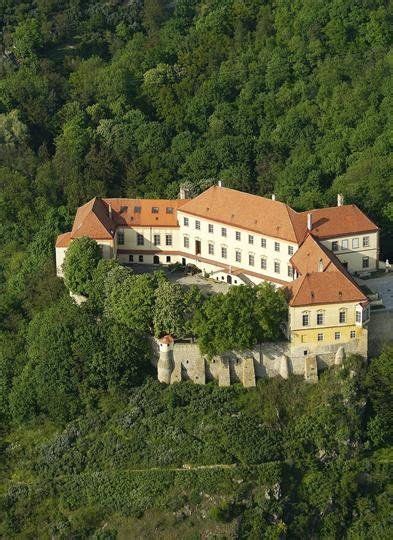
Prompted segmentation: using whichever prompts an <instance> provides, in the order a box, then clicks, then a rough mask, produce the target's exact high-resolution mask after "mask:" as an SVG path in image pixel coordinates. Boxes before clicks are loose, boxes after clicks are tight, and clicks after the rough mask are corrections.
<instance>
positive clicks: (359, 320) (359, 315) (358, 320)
mask: <svg viewBox="0 0 393 540" xmlns="http://www.w3.org/2000/svg"><path fill="white" fill-rule="evenodd" d="M356 322H357V323H361V322H362V313H361V311H360V310H358V309H357V310H356Z"/></svg>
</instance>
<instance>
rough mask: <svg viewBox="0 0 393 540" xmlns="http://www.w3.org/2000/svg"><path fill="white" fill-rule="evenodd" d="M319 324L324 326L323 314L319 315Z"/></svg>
mask: <svg viewBox="0 0 393 540" xmlns="http://www.w3.org/2000/svg"><path fill="white" fill-rule="evenodd" d="M317 324H323V313H317Z"/></svg>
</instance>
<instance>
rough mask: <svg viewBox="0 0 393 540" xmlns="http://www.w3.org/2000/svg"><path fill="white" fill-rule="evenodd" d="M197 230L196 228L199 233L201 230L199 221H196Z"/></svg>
mask: <svg viewBox="0 0 393 540" xmlns="http://www.w3.org/2000/svg"><path fill="white" fill-rule="evenodd" d="M195 228H196V229H197V230H198V231H199V230H200V228H201V222H200V221H199V220H198V219H196V220H195Z"/></svg>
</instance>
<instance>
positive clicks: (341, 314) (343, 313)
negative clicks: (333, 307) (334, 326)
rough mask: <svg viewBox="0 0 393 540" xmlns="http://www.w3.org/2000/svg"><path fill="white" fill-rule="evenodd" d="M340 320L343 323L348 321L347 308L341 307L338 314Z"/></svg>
mask: <svg viewBox="0 0 393 540" xmlns="http://www.w3.org/2000/svg"><path fill="white" fill-rule="evenodd" d="M338 320H339V322H340V323H341V324H342V323H345V322H347V310H346V309H344V308H342V309H340V311H339V314H338Z"/></svg>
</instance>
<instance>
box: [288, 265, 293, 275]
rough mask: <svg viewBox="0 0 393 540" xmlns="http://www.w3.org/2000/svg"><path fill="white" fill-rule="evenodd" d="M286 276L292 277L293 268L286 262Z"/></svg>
mask: <svg viewBox="0 0 393 540" xmlns="http://www.w3.org/2000/svg"><path fill="white" fill-rule="evenodd" d="M288 277H293V268H292V266H291V265H290V264H288Z"/></svg>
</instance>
